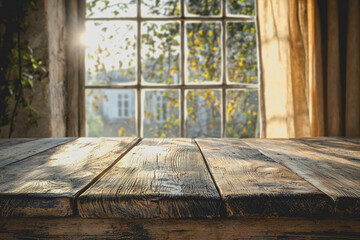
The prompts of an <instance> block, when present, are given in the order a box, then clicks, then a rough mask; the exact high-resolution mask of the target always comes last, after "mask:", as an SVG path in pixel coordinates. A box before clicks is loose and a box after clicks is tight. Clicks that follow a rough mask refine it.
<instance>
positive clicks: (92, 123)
mask: <svg viewBox="0 0 360 240" xmlns="http://www.w3.org/2000/svg"><path fill="white" fill-rule="evenodd" d="M86 125H87V134H88V136H89V137H99V136H101V134H102V132H103V128H104V124H103V121H102V119H101V116H100V115H95V114H92V113H90V112H87V113H86Z"/></svg>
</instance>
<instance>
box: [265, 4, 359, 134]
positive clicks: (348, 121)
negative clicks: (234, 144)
mask: <svg viewBox="0 0 360 240" xmlns="http://www.w3.org/2000/svg"><path fill="white" fill-rule="evenodd" d="M258 20H259V33H260V43H261V44H260V61H261V85H262V86H261V97H262V100H263V101H262V115H263V119H264V121H263V136H264V137H309V136H360V1H359V0H340V1H338V0H328V1H325V0H297V1H296V0H258Z"/></svg>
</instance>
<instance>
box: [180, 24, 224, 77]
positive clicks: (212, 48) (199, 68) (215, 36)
mask: <svg viewBox="0 0 360 240" xmlns="http://www.w3.org/2000/svg"><path fill="white" fill-rule="evenodd" d="M186 40H187V42H186V44H187V49H186V50H187V52H186V55H187V61H186V62H187V66H186V70H187V71H186V81H187V82H188V83H204V82H205V83H214V82H218V83H219V82H220V79H221V23H220V22H212V23H211V22H210V23H209V22H201V23H187V24H186Z"/></svg>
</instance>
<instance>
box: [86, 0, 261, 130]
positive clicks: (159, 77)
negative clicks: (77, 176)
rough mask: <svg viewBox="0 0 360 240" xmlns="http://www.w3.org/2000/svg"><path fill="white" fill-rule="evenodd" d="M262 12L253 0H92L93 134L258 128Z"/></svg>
mask: <svg viewBox="0 0 360 240" xmlns="http://www.w3.org/2000/svg"><path fill="white" fill-rule="evenodd" d="M255 12H256V6H255V0H223V1H221V0H184V1H180V0H178V1H177V0H147V1H144V0H143V1H140V0H111V1H106V0H87V1H86V18H85V26H86V33H85V34H84V37H83V40H84V41H83V42H84V44H85V46H86V51H85V69H86V74H85V78H86V79H85V91H86V122H87V135H88V136H93V135H96V134H97V135H98V136H132V135H137V136H141V137H225V136H226V137H257V136H259V133H260V116H259V100H258V99H259V98H258V90H259V84H258V61H257V59H258V54H257V52H258V51H257V31H256V17H255ZM114 94H115V95H116V96H117V104H116V103H113V102H112V101H110V100H109V98H112V97H111V95H114ZM114 106H115V108H117V109H113V108H114ZM111 112H115V113H117V116H116V117H115V116H114V114H111ZM132 113H133V114H132ZM119 119H122V122H120V120H119ZM116 121H117V123H118V124H114V122H116Z"/></svg>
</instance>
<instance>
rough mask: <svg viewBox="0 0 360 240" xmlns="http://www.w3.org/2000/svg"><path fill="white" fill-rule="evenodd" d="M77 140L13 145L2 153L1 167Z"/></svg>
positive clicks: (36, 141) (38, 141) (65, 139)
mask: <svg viewBox="0 0 360 240" xmlns="http://www.w3.org/2000/svg"><path fill="white" fill-rule="evenodd" d="M74 139H75V138H40V139H37V140H34V141H28V142H24V143H21V144H16V145H11V146H8V147H7V148H5V149H1V151H0V167H3V166H5V165H8V164H11V163H15V162H17V161H20V160H23V159H25V158H28V157H30V156H33V155H36V154H38V153H40V152H43V151H46V150H48V149H50V148H53V147H56V146H58V145H61V144H64V143H67V142H70V141H73V140H74Z"/></svg>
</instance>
